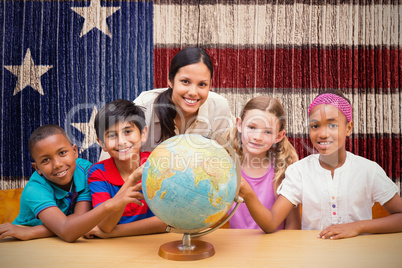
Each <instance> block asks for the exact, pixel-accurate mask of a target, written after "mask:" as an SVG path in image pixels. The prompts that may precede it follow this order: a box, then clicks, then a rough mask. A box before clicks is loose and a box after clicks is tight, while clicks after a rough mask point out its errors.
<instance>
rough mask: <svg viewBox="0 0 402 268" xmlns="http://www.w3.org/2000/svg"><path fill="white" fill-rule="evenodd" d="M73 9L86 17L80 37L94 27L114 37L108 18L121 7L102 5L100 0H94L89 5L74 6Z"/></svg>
mask: <svg viewBox="0 0 402 268" xmlns="http://www.w3.org/2000/svg"><path fill="white" fill-rule="evenodd" d="M71 9H72V10H74V11H75V12H76V13H77V14H79V15H80V16H81V17H83V18H85V22H84V26H83V27H82V30H81V35H80V37H82V36H84V35H85V34H87V33H88V32H89V31H91V30H92V29H93V28H97V29H99V30H100V31H102V32H103V33H105V34H107V35H108V36H109V37H112V34H111V33H110V31H109V27H108V26H107V23H106V19H107V18H108V17H110V16H111V15H113V13H115V12H116V11H117V10H119V9H120V7H101V5H100V0H92V1H91V3H90V4H89V7H72V8H71Z"/></svg>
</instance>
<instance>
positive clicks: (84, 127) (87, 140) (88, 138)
mask: <svg viewBox="0 0 402 268" xmlns="http://www.w3.org/2000/svg"><path fill="white" fill-rule="evenodd" d="M97 113H98V109H96V106H94V110H93V111H92V114H91V118H90V119H89V122H88V123H71V125H72V126H73V127H75V128H76V129H78V130H79V131H80V132H82V133H83V134H84V135H85V137H84V140H83V142H82V144H81V149H80V153H82V152H83V151H85V150H86V149H88V148H89V147H91V146H92V145H93V144H95V143H96V142H97V140H96V131H95V127H94V122H95V116H96V114H97Z"/></svg>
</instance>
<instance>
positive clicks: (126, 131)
mask: <svg viewBox="0 0 402 268" xmlns="http://www.w3.org/2000/svg"><path fill="white" fill-rule="evenodd" d="M131 132H133V131H132V130H131V129H127V130H125V131H124V134H126V135H128V134H130V133H131Z"/></svg>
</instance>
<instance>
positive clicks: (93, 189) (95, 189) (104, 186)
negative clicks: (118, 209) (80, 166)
mask: <svg viewBox="0 0 402 268" xmlns="http://www.w3.org/2000/svg"><path fill="white" fill-rule="evenodd" d="M102 168H103V170H102ZM104 172H105V170H104V165H103V164H100V163H98V164H95V165H93V166H92V167H91V169H90V170H89V173H88V186H89V191H90V194H91V196H92V206H93V207H96V206H98V205H100V204H101V203H103V202H105V201H107V200H108V199H110V198H111V196H110V193H109V187H108V185H109V184H108V182H107V181H106V178H105V177H104V174H105V173H104Z"/></svg>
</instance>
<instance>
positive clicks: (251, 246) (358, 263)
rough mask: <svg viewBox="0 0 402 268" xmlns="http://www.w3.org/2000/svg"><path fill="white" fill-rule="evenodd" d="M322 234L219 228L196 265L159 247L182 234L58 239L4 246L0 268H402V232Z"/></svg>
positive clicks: (12, 242)
mask: <svg viewBox="0 0 402 268" xmlns="http://www.w3.org/2000/svg"><path fill="white" fill-rule="evenodd" d="M318 233H319V231H287V230H286V231H279V232H276V233H273V234H264V233H263V232H262V231H260V230H234V229H219V230H217V231H215V232H213V233H211V234H208V235H205V236H203V237H200V238H197V239H199V240H203V241H206V242H209V243H211V244H212V245H213V246H214V249H215V255H214V256H212V257H210V258H207V259H203V260H197V261H172V260H166V259H164V258H161V257H160V256H159V255H158V250H159V247H160V246H161V245H162V244H164V243H166V242H170V241H175V240H181V239H182V235H181V234H173V233H166V234H157V235H148V236H137V237H122V238H113V239H84V238H81V239H79V240H78V241H77V242H75V243H66V242H64V241H62V240H60V239H59V238H56V237H54V238H44V239H36V240H31V241H17V240H14V239H6V240H3V241H1V242H0V267H1V268H8V267H10V268H11V267H13V268H15V267H69V268H75V267H97V268H98V267H116V268H117V267H189V266H191V267H198V266H200V267H208V266H212V267H226V266H235V267H240V266H242V267H338V268H339V267H341V268H346V267H380V268H390V267H402V233H397V234H380V235H359V236H357V237H353V238H348V239H341V240H323V239H318V238H317V235H318Z"/></svg>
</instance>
